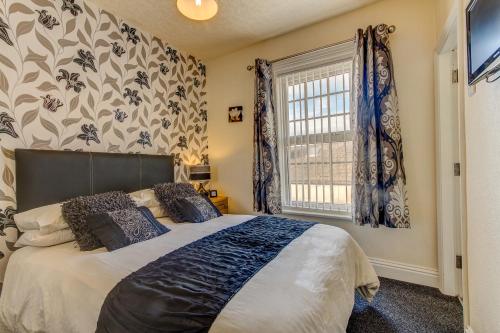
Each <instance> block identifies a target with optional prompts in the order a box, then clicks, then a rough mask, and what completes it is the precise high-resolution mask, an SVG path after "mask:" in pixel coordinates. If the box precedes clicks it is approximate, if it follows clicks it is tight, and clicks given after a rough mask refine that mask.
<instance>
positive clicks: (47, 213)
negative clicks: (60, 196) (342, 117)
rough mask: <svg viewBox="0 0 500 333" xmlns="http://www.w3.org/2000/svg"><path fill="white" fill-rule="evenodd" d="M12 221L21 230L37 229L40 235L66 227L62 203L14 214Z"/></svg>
mask: <svg viewBox="0 0 500 333" xmlns="http://www.w3.org/2000/svg"><path fill="white" fill-rule="evenodd" d="M14 222H16V225H17V227H18V228H19V230H21V231H22V232H25V231H29V230H38V231H40V234H41V235H47V234H50V233H52V232H54V231H57V230H62V229H65V228H68V224H67V223H66V221H65V220H64V217H63V214H62V203H56V204H53V205H48V206H42V207H38V208H34V209H31V210H28V211H26V212H22V213H19V214H16V215H14Z"/></svg>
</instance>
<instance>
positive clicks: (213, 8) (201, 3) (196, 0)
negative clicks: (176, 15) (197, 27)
mask: <svg viewBox="0 0 500 333" xmlns="http://www.w3.org/2000/svg"><path fill="white" fill-rule="evenodd" d="M177 9H179V11H180V12H181V13H182V15H184V16H186V17H188V18H190V19H192V20H196V21H204V20H209V19H211V18H212V17H214V16H215V14H217V10H218V9H219V8H218V6H217V2H215V0H177Z"/></svg>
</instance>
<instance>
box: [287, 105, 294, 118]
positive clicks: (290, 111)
mask: <svg viewBox="0 0 500 333" xmlns="http://www.w3.org/2000/svg"><path fill="white" fill-rule="evenodd" d="M294 119H295V118H294V116H293V103H288V120H289V121H291V120H294Z"/></svg>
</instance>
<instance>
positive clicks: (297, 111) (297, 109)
mask: <svg viewBox="0 0 500 333" xmlns="http://www.w3.org/2000/svg"><path fill="white" fill-rule="evenodd" d="M294 108H295V119H302V117H301V110H300V102H295V103H294Z"/></svg>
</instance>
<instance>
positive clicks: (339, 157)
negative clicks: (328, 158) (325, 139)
mask: <svg viewBox="0 0 500 333" xmlns="http://www.w3.org/2000/svg"><path fill="white" fill-rule="evenodd" d="M351 147H352V146H351ZM332 160H333V162H344V161H345V160H346V149H345V143H344V142H332Z"/></svg>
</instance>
